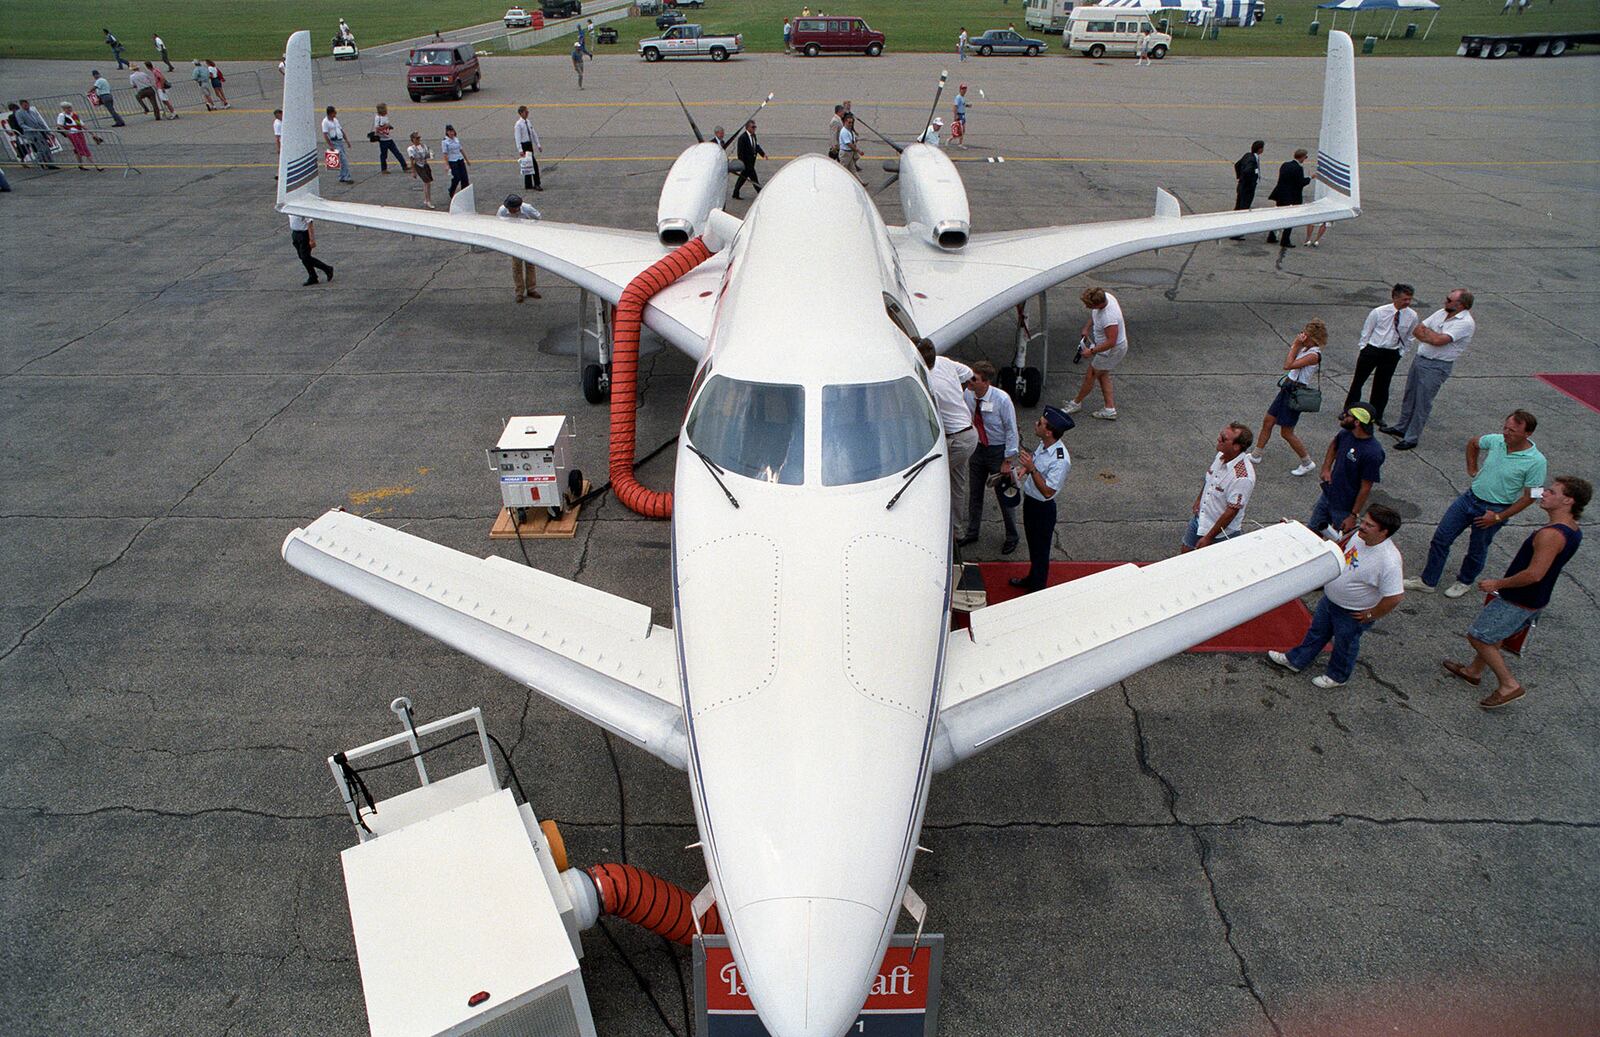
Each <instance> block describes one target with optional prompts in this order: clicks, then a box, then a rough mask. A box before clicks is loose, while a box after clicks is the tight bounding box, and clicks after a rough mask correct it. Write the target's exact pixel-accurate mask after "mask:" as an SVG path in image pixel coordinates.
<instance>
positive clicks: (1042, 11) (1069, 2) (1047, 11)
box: [1022, 0, 1077, 34]
mask: <svg viewBox="0 0 1600 1037" xmlns="http://www.w3.org/2000/svg"><path fill="white" fill-rule="evenodd" d="M1076 6H1077V4H1076V3H1075V2H1074V0H1025V2H1024V4H1023V16H1022V17H1023V20H1024V21H1025V22H1026V23H1027V26H1028V28H1030V29H1032V30H1034V31H1035V32H1059V33H1063V34H1064V33H1065V32H1066V31H1067V15H1069V14H1071V13H1072V9H1073V8H1074V7H1076Z"/></svg>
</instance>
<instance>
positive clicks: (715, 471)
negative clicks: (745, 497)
mask: <svg viewBox="0 0 1600 1037" xmlns="http://www.w3.org/2000/svg"><path fill="white" fill-rule="evenodd" d="M683 446H684V449H686V450H688V451H689V452H690V453H691V454H693V455H694V456H696V457H698V458H699V459H700V461H701V463H702V464H704V465H705V466H706V471H708V472H710V473H711V478H713V479H715V480H716V482H717V488H718V489H720V490H721V491H722V492H723V495H724V496H726V497H727V498H728V503H729V504H732V505H733V506H734V507H736V508H737V507H738V506H739V498H737V497H735V496H734V495H733V492H732V491H731V490H729V489H728V487H727V485H726V484H725V483H723V481H722V477H723V476H724V475H727V474H728V473H727V472H726V471H724V470H723V468H722V466H721V465H719V464H717V462H715V461H713V460H711V457H710V456H709V455H708V454H706V452H705V451H703V450H701V449H700V448H699V447H697V446H695V445H694V444H693V443H685V444H683Z"/></svg>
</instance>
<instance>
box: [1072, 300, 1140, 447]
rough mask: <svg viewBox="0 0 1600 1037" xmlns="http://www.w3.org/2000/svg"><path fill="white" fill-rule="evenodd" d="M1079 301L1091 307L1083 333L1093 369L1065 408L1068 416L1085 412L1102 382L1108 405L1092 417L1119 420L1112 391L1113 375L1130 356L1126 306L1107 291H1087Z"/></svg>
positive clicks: (1102, 393)
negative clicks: (1124, 314)
mask: <svg viewBox="0 0 1600 1037" xmlns="http://www.w3.org/2000/svg"><path fill="white" fill-rule="evenodd" d="M1078 298H1080V299H1082V300H1083V304H1084V306H1086V307H1088V308H1089V319H1088V320H1087V321H1086V322H1085V323H1084V325H1083V331H1082V333H1081V337H1082V339H1083V342H1084V346H1082V347H1080V348H1081V349H1082V355H1083V356H1086V357H1088V358H1089V369H1088V370H1087V371H1085V372H1083V384H1081V385H1079V386H1078V395H1076V396H1074V397H1073V398H1072V399H1070V400H1068V401H1067V402H1066V403H1064V404H1062V406H1061V409H1062V410H1064V411H1066V412H1067V413H1068V414H1072V413H1074V412H1076V411H1079V410H1082V409H1083V401H1084V400H1086V399H1088V398H1089V393H1090V392H1092V391H1093V390H1094V387H1095V384H1096V383H1099V385H1100V395H1102V396H1104V397H1105V400H1106V405H1105V406H1104V407H1101V408H1100V409H1099V410H1097V411H1095V412H1094V413H1093V414H1091V415H1089V416H1090V417H1091V418H1100V419H1102V420H1104V421H1116V420H1117V398H1116V394H1115V393H1113V392H1112V391H1111V372H1112V371H1115V370H1116V369H1117V365H1119V364H1121V363H1122V358H1123V357H1125V356H1127V355H1128V326H1127V324H1125V323H1124V322H1123V319H1122V305H1121V304H1120V303H1118V302H1117V297H1116V296H1115V295H1112V294H1111V293H1110V292H1108V291H1106V290H1105V289H1104V288H1085V289H1084V290H1083V294H1082V295H1080V296H1079V297H1078Z"/></svg>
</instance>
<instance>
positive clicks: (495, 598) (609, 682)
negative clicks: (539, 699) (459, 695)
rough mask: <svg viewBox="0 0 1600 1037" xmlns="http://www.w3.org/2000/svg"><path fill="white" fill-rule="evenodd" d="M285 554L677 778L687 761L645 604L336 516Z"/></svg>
mask: <svg viewBox="0 0 1600 1037" xmlns="http://www.w3.org/2000/svg"><path fill="white" fill-rule="evenodd" d="M283 557H284V560H285V561H287V562H288V563H289V564H290V565H292V566H294V567H295V568H296V569H299V570H300V571H301V572H303V573H305V574H306V575H308V576H312V577H315V578H316V579H318V580H321V581H322V582H323V583H326V584H328V585H329V586H330V587H335V588H337V589H339V590H342V591H344V592H345V593H346V594H349V595H350V596H351V597H353V598H357V599H359V600H361V601H364V602H366V603H367V604H368V605H371V606H372V607H373V608H375V609H377V610H378V611H380V612H382V613H384V614H385V615H387V616H391V617H393V618H394V619H398V620H399V621H400V622H402V623H405V624H406V625H407V626H412V627H415V628H416V629H418V630H420V631H422V632H423V633H425V634H431V635H432V636H434V637H436V638H438V639H439V640H441V641H443V642H444V643H445V644H447V645H449V646H450V647H452V648H455V649H457V650H458V651H460V652H462V653H464V654H466V655H470V656H471V657H472V658H474V659H477V660H478V661H479V662H482V663H486V664H487V665H489V666H492V667H493V668H494V669H496V670H499V671H500V672H501V673H503V674H505V675H506V676H507V677H510V678H511V679H512V680H515V681H517V682H519V683H521V684H524V685H526V686H528V687H530V688H532V689H533V690H534V691H537V692H539V693H540V694H541V695H544V696H545V697H546V698H549V699H551V700H553V701H555V702H557V703H559V704H561V705H563V706H565V707H567V708H568V709H570V710H572V711H573V712H574V713H576V714H578V715H579V716H581V717H583V718H584V719H585V720H589V721H592V722H594V723H596V724H598V725H599V726H601V727H603V728H605V729H606V730H607V731H610V732H611V733H612V734H615V735H618V736H620V737H622V738H625V739H627V740H628V741H629V742H632V743H633V744H634V745H637V746H638V747H639V748H641V749H644V750H645V751H647V752H649V753H651V754H653V755H655V756H658V757H660V758H661V759H662V760H664V761H666V762H667V763H669V764H671V765H672V766H674V767H676V768H678V769H679V770H683V769H684V768H685V767H686V766H687V765H688V759H689V743H688V736H687V733H686V729H685V725H684V720H683V705H682V700H681V698H680V693H679V685H678V657H677V649H676V646H675V644H674V642H673V637H672V632H671V631H670V630H668V629H666V628H665V627H659V626H655V625H654V624H652V623H651V621H650V609H649V608H648V607H647V606H645V605H641V604H638V603H637V602H633V601H628V600H627V599H625V598H619V597H617V596H616V595H614V594H607V593H605V592H604V591H600V590H596V589H594V588H593V587H585V586H583V585H582V584H579V583H574V582H572V581H571V580H564V579H561V578H560V577H558V576H553V575H551V574H550V573H546V572H541V571H539V570H538V569H533V568H530V567H528V566H522V565H518V564H516V563H515V562H511V561H507V560H506V559H504V558H500V557H497V556H490V557H488V558H474V557H472V556H471V555H467V554H463V553H462V552H460V551H454V550H451V549H450V548H448V547H442V546H440V545H438V544H434V543H430V542H429V541H426V540H423V539H421V538H419V537H414V536H411V535H409V534H407V533H402V532H400V531H399V530H396V529H390V528H389V527H388V526H384V525H380V524H378V523H376V522H372V521H369V520H367V519H364V518H360V517H358V516H356V515H351V514H348V513H346V512H343V511H330V512H328V513H327V514H325V515H323V516H322V517H321V518H319V519H317V520H316V521H315V522H313V523H311V525H309V526H307V527H306V528H304V529H297V530H295V531H294V532H292V533H290V534H289V536H288V537H287V538H286V539H285V540H284V542H283Z"/></svg>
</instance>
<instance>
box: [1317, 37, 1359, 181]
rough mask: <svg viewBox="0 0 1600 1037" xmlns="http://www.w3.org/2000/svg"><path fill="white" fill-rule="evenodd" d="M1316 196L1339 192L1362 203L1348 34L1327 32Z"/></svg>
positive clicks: (1353, 73) (1352, 55)
mask: <svg viewBox="0 0 1600 1037" xmlns="http://www.w3.org/2000/svg"><path fill="white" fill-rule="evenodd" d="M1316 181H1317V188H1316V196H1317V197H1318V198H1324V197H1328V196H1329V195H1330V194H1337V195H1342V196H1344V197H1346V198H1348V199H1349V200H1350V206H1351V208H1353V209H1359V208H1360V206H1361V166H1360V154H1359V149H1358V146H1357V139H1356V59H1355V45H1354V43H1353V42H1352V41H1351V39H1350V35H1349V33H1345V32H1339V31H1335V32H1330V33H1329V34H1328V61H1327V67H1326V70H1325V72H1324V79H1323V90H1322V131H1321V134H1320V135H1319V136H1318V138H1317V171H1316Z"/></svg>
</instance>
